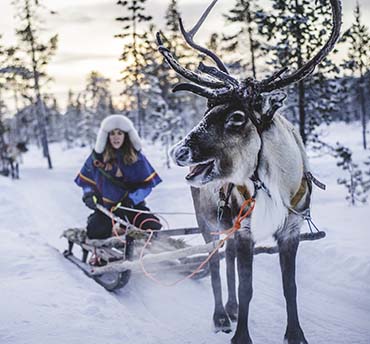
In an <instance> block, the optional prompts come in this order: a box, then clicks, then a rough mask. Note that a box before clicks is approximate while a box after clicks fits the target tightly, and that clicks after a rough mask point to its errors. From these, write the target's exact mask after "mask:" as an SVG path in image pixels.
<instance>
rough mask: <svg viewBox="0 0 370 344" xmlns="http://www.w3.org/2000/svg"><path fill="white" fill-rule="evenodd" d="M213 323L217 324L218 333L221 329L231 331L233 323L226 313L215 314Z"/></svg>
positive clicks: (216, 330)
mask: <svg viewBox="0 0 370 344" xmlns="http://www.w3.org/2000/svg"><path fill="white" fill-rule="evenodd" d="M213 324H214V326H215V332H216V333H217V332H220V331H222V332H225V333H230V332H231V323H230V320H229V317H228V316H227V314H226V313H224V314H215V315H214V316H213Z"/></svg>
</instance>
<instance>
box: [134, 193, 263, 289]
mask: <svg viewBox="0 0 370 344" xmlns="http://www.w3.org/2000/svg"><path fill="white" fill-rule="evenodd" d="M255 203H256V200H255V199H254V198H252V197H251V198H248V199H247V200H245V201H244V202H243V204H242V206H241V208H240V210H239V214H238V216H237V218H236V220H235V223H234V225H233V226H232V227H231V228H229V229H227V230H226V231H223V232H222V234H226V237H225V238H224V239H221V240H220V241H219V242H218V244H217V245H216V247H215V249H214V250H213V251H212V252H211V253H210V254H209V255H208V257H207V258H206V259H205V260H204V261H203V262H202V263H200V264H199V266H198V267H197V268H196V269H195V270H194V271H193V272H192V273H190V274H189V275H187V276H185V277H182V278H180V279H178V280H176V281H174V282H172V283H163V282H162V281H160V280H158V279H156V278H155V277H154V276H153V274H151V273H149V272H147V271H146V269H145V266H144V262H143V257H144V251H145V249H146V247H147V246H148V245H149V243H150V240H151V239H152V237H153V234H154V231H153V230H151V229H148V231H149V232H150V235H149V238H148V239H147V241H146V242H145V244H144V247H143V248H142V250H141V252H140V259H139V261H140V266H141V269H142V270H143V273H144V275H145V276H146V277H147V278H149V279H150V280H152V281H154V282H156V283H158V284H159V285H162V286H165V287H172V286H174V285H176V284H178V283H180V282H182V281H185V280H187V279H190V278H192V277H193V276H195V275H196V274H197V273H198V272H199V271H200V270H202V269H203V267H204V266H205V265H206V264H207V263H208V262H209V261H210V260H211V258H212V257H213V256H214V255H215V253H216V252H217V251H218V250H219V249H220V248H221V247H222V246H223V245H224V244H225V242H226V241H227V240H229V239H230V237H231V236H232V235H233V234H234V233H235V232H236V231H238V230H239V229H240V227H241V222H242V221H243V220H244V219H245V218H247V217H248V216H250V214H251V213H252V211H253V209H254V206H255ZM247 207H249V208H248V210H247V211H246V212H245V214H243V212H244V211H245V209H246V208H247Z"/></svg>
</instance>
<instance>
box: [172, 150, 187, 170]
mask: <svg viewBox="0 0 370 344" xmlns="http://www.w3.org/2000/svg"><path fill="white" fill-rule="evenodd" d="M174 153H175V154H174V155H173V156H174V158H175V159H174V160H175V161H176V163H177V164H178V165H180V166H185V165H186V163H187V162H189V161H190V159H191V150H190V148H189V147H187V146H182V147H179V148H178V149H176V151H175V152H174Z"/></svg>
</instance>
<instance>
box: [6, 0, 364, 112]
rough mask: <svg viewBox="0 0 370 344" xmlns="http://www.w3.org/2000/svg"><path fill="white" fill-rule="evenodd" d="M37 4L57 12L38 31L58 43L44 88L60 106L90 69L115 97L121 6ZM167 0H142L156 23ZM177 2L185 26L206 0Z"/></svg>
mask: <svg viewBox="0 0 370 344" xmlns="http://www.w3.org/2000/svg"><path fill="white" fill-rule="evenodd" d="M359 2H360V5H361V6H362V8H363V20H364V22H366V21H367V22H368V19H369V18H370V1H369V0H359ZM43 3H44V4H45V5H46V7H47V8H49V9H52V10H55V11H56V12H57V14H56V15H53V16H49V17H47V18H45V22H44V24H43V26H44V33H43V34H44V35H45V37H51V36H52V35H53V34H56V33H58V35H59V47H58V50H57V53H56V55H55V56H54V57H53V59H52V61H51V62H50V64H49V66H48V73H49V74H50V75H51V76H52V77H53V79H54V82H53V83H52V84H51V85H50V91H51V92H53V93H54V94H56V96H57V98H58V100H59V103H60V105H61V106H62V107H63V106H65V103H66V100H67V94H68V90H69V89H71V90H72V91H74V92H75V93H78V92H79V91H81V90H82V89H83V88H84V85H85V81H86V77H87V75H88V74H89V72H91V71H92V70H97V71H99V72H100V73H102V74H103V75H104V76H106V77H108V78H110V79H111V81H112V92H113V95H114V96H116V97H117V96H118V95H119V93H120V85H119V83H118V82H117V80H118V79H119V76H120V74H119V73H120V70H122V67H123V66H122V63H121V62H120V61H119V56H120V54H121V53H122V50H123V47H122V41H121V40H120V39H117V38H114V35H115V34H117V33H120V31H121V24H120V23H119V22H117V21H115V18H116V17H118V16H122V15H124V13H123V11H122V7H121V6H118V5H116V1H115V0H44V1H43ZM168 3H169V1H168V0H148V1H147V6H148V11H147V13H148V14H151V15H152V16H153V18H154V21H155V24H156V25H157V26H159V27H162V26H163V15H164V13H165V11H166V8H167V6H168ZM355 3H356V0H343V13H344V17H343V29H346V28H348V27H349V25H350V23H351V20H352V12H353V8H354V6H355ZM178 4H179V8H180V12H181V13H182V17H183V19H184V22H185V25H186V26H187V27H189V26H191V25H192V24H193V23H194V22H195V21H196V19H197V16H198V15H199V14H200V13H201V11H202V10H203V9H204V8H205V7H206V6H207V5H208V4H209V0H178ZM233 4H234V1H230V0H219V2H218V3H217V4H216V6H215V8H214V9H213V12H212V13H211V15H210V16H209V18H208V19H207V22H206V23H205V24H204V26H203V27H202V31H201V32H199V37H197V39H198V41H200V42H202V39H204V38H205V37H208V36H209V33H210V32H217V31H218V32H220V33H221V32H222V31H223V29H224V21H223V18H222V14H223V13H225V12H226V11H227V10H228V9H229V8H231V7H232V6H233ZM0 13H1V21H0V34H1V35H2V36H3V39H2V42H3V44H16V40H15V36H14V27H15V25H16V21H15V19H14V9H13V7H12V5H11V0H1V2H0ZM188 23H189V24H188ZM218 28H221V30H219V29H218ZM153 39H154V38H153Z"/></svg>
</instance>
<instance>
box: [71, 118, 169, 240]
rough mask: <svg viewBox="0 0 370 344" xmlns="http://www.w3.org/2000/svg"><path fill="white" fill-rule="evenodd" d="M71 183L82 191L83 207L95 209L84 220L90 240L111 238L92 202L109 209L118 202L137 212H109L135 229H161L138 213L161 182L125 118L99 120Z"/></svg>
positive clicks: (109, 224)
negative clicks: (91, 146)
mask: <svg viewBox="0 0 370 344" xmlns="http://www.w3.org/2000/svg"><path fill="white" fill-rule="evenodd" d="M75 182H76V184H77V185H78V186H80V187H82V189H83V197H82V200H83V201H84V203H85V204H86V206H87V207H89V208H91V209H92V210H95V212H94V213H92V214H91V215H90V216H89V217H88V220H87V236H88V237H89V238H90V239H106V238H108V237H110V236H111V235H112V221H111V219H110V218H109V217H107V216H106V215H104V214H103V213H102V212H100V211H99V210H98V209H96V203H100V204H102V205H103V206H104V207H105V208H107V209H109V210H111V209H115V206H117V204H119V203H120V204H121V205H122V206H124V207H129V208H132V209H133V210H137V211H129V210H123V209H120V208H118V209H116V210H113V212H114V214H115V215H117V216H119V217H121V218H123V219H126V220H128V221H129V222H130V223H132V224H133V225H134V226H136V227H139V228H142V229H149V228H150V229H153V230H158V229H160V228H161V227H162V225H161V224H160V222H159V220H158V218H157V217H155V216H154V215H152V214H147V213H145V212H144V213H142V212H140V211H149V208H147V207H146V205H145V201H144V200H145V198H146V197H147V196H148V195H149V194H150V192H151V191H152V188H153V187H155V186H156V185H157V184H158V183H160V182H161V179H160V177H159V176H158V174H157V173H156V172H155V171H154V169H153V167H152V166H151V165H150V163H149V161H148V160H147V159H146V157H145V156H144V154H143V153H142V152H141V142H140V138H139V135H138V133H137V131H136V129H135V128H134V126H133V124H132V122H131V121H130V120H129V119H128V118H127V117H126V116H123V115H111V116H108V117H107V118H105V119H104V120H103V121H102V123H101V125H100V129H99V132H98V136H97V139H96V144H95V148H94V150H93V152H92V153H91V155H90V156H89V157H88V159H87V160H86V162H85V164H84V165H83V167H82V169H81V171H80V173H79V174H78V176H77V177H76V179H75Z"/></svg>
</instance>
